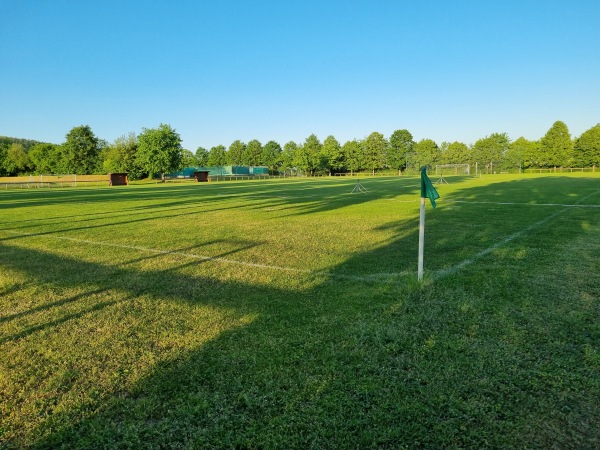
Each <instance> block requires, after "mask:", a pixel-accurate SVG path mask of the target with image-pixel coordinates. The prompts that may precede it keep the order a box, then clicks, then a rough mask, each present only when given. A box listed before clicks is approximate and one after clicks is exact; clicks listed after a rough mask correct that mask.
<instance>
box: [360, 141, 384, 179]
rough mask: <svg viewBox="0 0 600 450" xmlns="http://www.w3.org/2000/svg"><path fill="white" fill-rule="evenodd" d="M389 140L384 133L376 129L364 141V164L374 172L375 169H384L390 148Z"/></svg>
mask: <svg viewBox="0 0 600 450" xmlns="http://www.w3.org/2000/svg"><path fill="white" fill-rule="evenodd" d="M388 145H389V144H388V141H386V139H385V138H384V137H383V134H381V133H379V132H377V131H374V132H373V133H371V134H370V135H369V136H367V138H366V139H365V140H364V141H363V142H362V146H363V154H364V164H365V166H366V167H368V168H369V169H371V171H372V172H373V174H375V170H377V169H382V168H383V166H384V161H385V157H386V155H387V150H388Z"/></svg>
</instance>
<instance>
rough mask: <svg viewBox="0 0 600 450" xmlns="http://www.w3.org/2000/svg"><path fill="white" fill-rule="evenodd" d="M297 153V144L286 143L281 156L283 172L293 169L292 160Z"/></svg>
mask: <svg viewBox="0 0 600 450" xmlns="http://www.w3.org/2000/svg"><path fill="white" fill-rule="evenodd" d="M297 151H298V144H296V143H295V142H293V141H289V142H286V144H285V145H284V146H283V152H282V154H281V169H282V170H283V171H287V170H292V169H293V168H294V167H295V163H294V158H295V157H296V152H297Z"/></svg>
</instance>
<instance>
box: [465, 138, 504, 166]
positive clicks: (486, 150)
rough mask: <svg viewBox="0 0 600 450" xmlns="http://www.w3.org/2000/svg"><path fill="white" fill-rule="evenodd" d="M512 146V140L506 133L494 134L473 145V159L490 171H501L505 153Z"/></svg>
mask: <svg viewBox="0 0 600 450" xmlns="http://www.w3.org/2000/svg"><path fill="white" fill-rule="evenodd" d="M509 145H510V139H509V138H508V134H506V133H492V134H491V135H489V136H486V137H485V138H482V139H479V140H478V141H477V142H475V145H473V158H474V159H475V160H476V161H477V162H478V163H479V164H480V165H481V164H483V165H485V166H486V167H487V168H488V171H490V172H495V171H496V168H497V169H498V170H500V168H501V164H502V161H503V159H504V153H505V152H506V150H507V149H508V147H509Z"/></svg>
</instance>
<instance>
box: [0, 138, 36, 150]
mask: <svg viewBox="0 0 600 450" xmlns="http://www.w3.org/2000/svg"><path fill="white" fill-rule="evenodd" d="M12 144H21V145H22V146H23V148H24V149H25V151H26V152H28V151H29V149H30V148H31V147H33V146H34V145H36V144H46V142H40V141H34V140H32V139H23V138H13V137H7V136H0V148H8V147H10V146H11V145H12Z"/></svg>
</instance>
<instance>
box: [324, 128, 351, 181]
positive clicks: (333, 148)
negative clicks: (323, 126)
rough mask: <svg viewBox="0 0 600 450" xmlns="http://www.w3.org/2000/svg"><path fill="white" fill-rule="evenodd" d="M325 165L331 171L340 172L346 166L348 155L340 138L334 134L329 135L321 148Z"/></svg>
mask: <svg viewBox="0 0 600 450" xmlns="http://www.w3.org/2000/svg"><path fill="white" fill-rule="evenodd" d="M321 152H322V154H323V160H324V161H325V167H326V169H327V170H328V171H329V173H330V174H331V173H333V172H340V171H343V170H344V169H345V168H346V157H345V155H344V152H343V151H342V147H341V145H340V143H339V142H338V140H337V139H336V138H335V137H333V136H327V137H326V138H325V141H323V147H322V149H321Z"/></svg>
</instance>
